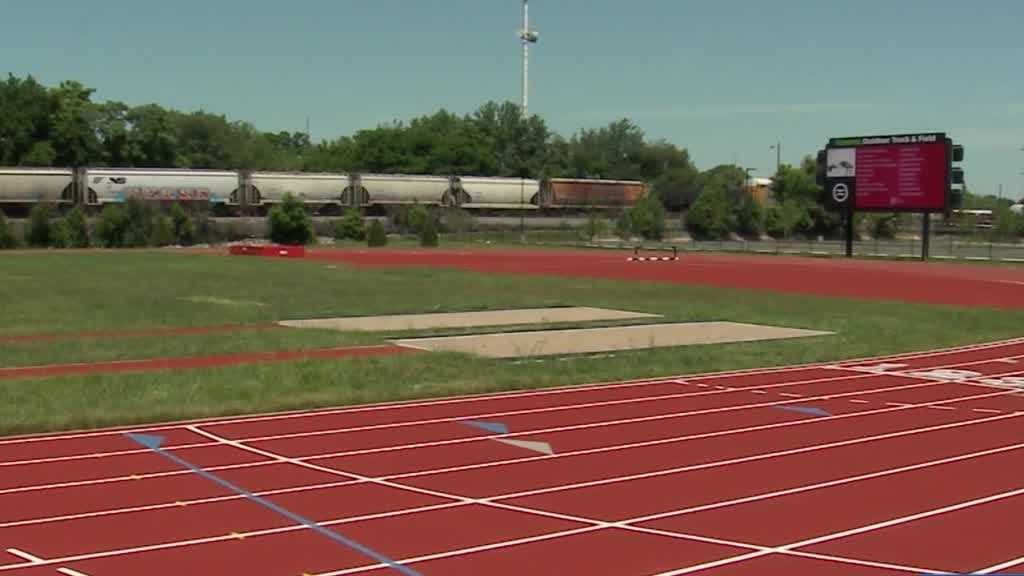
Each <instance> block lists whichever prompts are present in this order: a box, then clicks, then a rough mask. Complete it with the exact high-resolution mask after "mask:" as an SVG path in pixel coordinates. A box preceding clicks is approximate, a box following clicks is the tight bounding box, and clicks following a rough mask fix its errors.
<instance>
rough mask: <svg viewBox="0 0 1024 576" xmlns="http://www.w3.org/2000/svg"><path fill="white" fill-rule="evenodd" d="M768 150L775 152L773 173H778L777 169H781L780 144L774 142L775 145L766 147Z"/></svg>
mask: <svg viewBox="0 0 1024 576" xmlns="http://www.w3.org/2000/svg"><path fill="white" fill-rule="evenodd" d="M768 148H769V149H770V150H775V173H776V174H778V173H779V169H780V168H782V142H780V141H778V140H776V141H775V144H773V145H771V146H769V147H768Z"/></svg>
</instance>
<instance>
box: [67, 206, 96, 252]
mask: <svg viewBox="0 0 1024 576" xmlns="http://www.w3.org/2000/svg"><path fill="white" fill-rule="evenodd" d="M63 223H64V224H65V226H66V228H67V234H68V245H67V246H68V248H88V247H89V245H90V244H92V241H91V240H90V238H89V223H88V222H86V220H85V211H83V210H82V207H81V206H75V207H74V208H72V209H71V211H70V212H68V215H67V216H66V217H65V218H64V220H63Z"/></svg>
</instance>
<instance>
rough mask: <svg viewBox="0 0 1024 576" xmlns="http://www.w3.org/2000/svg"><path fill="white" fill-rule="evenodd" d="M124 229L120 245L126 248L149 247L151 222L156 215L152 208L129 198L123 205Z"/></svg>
mask: <svg viewBox="0 0 1024 576" xmlns="http://www.w3.org/2000/svg"><path fill="white" fill-rule="evenodd" d="M124 216H125V223H126V225H125V228H124V236H122V238H121V245H122V246H125V247H127V248H142V247H145V246H148V245H149V242H150V239H151V238H152V237H153V221H154V219H155V216H156V213H155V210H153V206H151V205H150V204H148V203H146V202H145V201H144V200H142V199H140V198H129V199H128V201H127V202H125V203H124Z"/></svg>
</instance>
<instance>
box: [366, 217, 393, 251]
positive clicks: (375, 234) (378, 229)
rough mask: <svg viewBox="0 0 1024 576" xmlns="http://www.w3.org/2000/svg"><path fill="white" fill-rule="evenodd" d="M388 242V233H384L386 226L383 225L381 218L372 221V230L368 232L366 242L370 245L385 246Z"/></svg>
mask: <svg viewBox="0 0 1024 576" xmlns="http://www.w3.org/2000/svg"><path fill="white" fill-rule="evenodd" d="M387 243H388V235H387V234H385V233H384V226H383V225H381V223H380V220H376V219H375V220H374V221H373V222H372V223H370V230H369V232H368V233H367V234H366V244H367V245H368V246H384V245H386V244H387Z"/></svg>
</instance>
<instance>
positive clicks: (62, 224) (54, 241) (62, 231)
mask: <svg viewBox="0 0 1024 576" xmlns="http://www.w3.org/2000/svg"><path fill="white" fill-rule="evenodd" d="M50 246H53V247H54V248H71V230H70V229H68V223H67V221H66V220H64V219H59V220H56V221H55V222H54V223H53V224H52V225H51V226H50Z"/></svg>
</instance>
